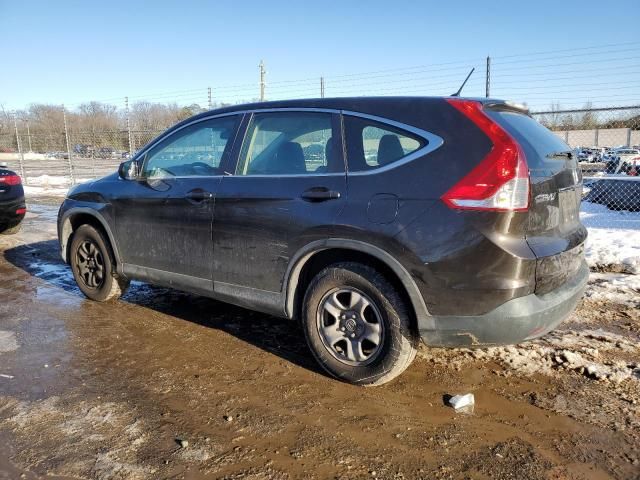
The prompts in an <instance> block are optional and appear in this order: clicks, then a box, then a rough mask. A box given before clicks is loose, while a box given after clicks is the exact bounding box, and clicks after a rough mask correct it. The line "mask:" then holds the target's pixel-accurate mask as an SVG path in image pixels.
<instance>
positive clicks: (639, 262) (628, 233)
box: [580, 202, 640, 275]
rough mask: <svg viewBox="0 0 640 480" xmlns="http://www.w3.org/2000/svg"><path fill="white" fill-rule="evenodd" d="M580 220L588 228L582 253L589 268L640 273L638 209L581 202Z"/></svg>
mask: <svg viewBox="0 0 640 480" xmlns="http://www.w3.org/2000/svg"><path fill="white" fill-rule="evenodd" d="M580 220H581V221H582V223H583V224H584V225H585V227H587V230H588V231H589V236H588V237H587V242H586V249H585V255H586V258H587V263H588V264H589V267H590V268H592V269H606V270H615V271H620V272H626V273H631V274H635V275H638V274H640V212H626V211H622V212H618V211H614V210H609V209H608V208H607V207H605V206H604V205H597V204H594V203H589V202H583V203H582V206H581V208H580Z"/></svg>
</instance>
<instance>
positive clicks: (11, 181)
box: [0, 175, 22, 185]
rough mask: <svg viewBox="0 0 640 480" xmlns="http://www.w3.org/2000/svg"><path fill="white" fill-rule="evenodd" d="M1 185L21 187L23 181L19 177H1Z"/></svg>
mask: <svg viewBox="0 0 640 480" xmlns="http://www.w3.org/2000/svg"><path fill="white" fill-rule="evenodd" d="M0 183H1V184H3V185H20V184H21V183H22V180H21V179H20V176H19V175H1V176H0Z"/></svg>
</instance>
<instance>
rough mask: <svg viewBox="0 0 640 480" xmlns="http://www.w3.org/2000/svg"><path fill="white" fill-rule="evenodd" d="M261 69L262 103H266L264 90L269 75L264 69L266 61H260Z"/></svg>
mask: <svg viewBox="0 0 640 480" xmlns="http://www.w3.org/2000/svg"><path fill="white" fill-rule="evenodd" d="M258 66H259V67H260V101H261V102H264V89H265V81H264V77H265V75H266V74H267V72H266V70H265V69H264V61H263V60H260V65H258Z"/></svg>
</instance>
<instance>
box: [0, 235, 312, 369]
mask: <svg viewBox="0 0 640 480" xmlns="http://www.w3.org/2000/svg"><path fill="white" fill-rule="evenodd" d="M58 248H59V246H58V242H57V241H56V240H47V241H41V242H34V243H29V244H24V245H20V246H17V247H13V248H9V249H7V250H5V252H4V257H5V259H6V260H7V261H8V262H9V263H11V264H12V265H14V266H16V267H18V268H20V269H22V270H24V271H25V272H27V273H28V274H29V275H31V276H33V277H36V278H39V279H40V280H43V281H45V282H47V283H48V284H49V285H50V286H52V287H55V288H58V289H60V290H62V291H64V292H67V293H68V294H71V295H75V296H78V297H81V298H84V296H83V294H82V292H81V291H80V289H79V288H78V287H77V285H76V283H75V280H74V278H73V275H72V273H71V269H70V268H69V266H68V265H66V264H65V263H64V262H63V261H62V259H61V258H60V255H59V252H58ZM61 293H62V292H61ZM119 301H120V302H127V303H129V304H133V305H137V306H139V307H141V308H148V309H150V310H153V311H155V312H159V313H162V314H165V315H170V316H172V317H176V318H179V319H182V320H186V321H189V322H192V323H195V324H197V325H201V326H205V327H208V328H215V329H218V330H221V331H224V332H226V333H228V334H230V335H233V336H235V337H236V338H238V339H240V340H243V341H245V342H247V343H250V344H252V345H254V346H256V347H258V348H260V349H262V350H265V351H268V352H270V353H272V354H274V355H278V356H279V357H281V358H283V359H285V360H287V361H289V362H292V363H295V364H297V365H299V366H301V367H303V368H306V369H308V370H311V371H314V372H316V373H322V374H324V372H322V371H321V369H320V368H319V367H318V366H317V364H316V363H315V361H314V360H313V358H312V356H311V352H310V351H309V350H308V348H307V345H306V343H305V339H304V334H303V332H302V329H301V328H300V326H299V324H298V323H297V322H292V321H290V320H286V319H282V318H277V317H272V316H269V315H266V314H263V313H258V312H254V311H251V310H246V309H244V308H240V307H236V306H234V305H230V304H226V303H222V302H218V301H216V300H212V299H209V298H206V297H202V296H197V295H191V294H188V293H184V292H180V291H177V290H174V289H170V288H164V287H156V286H153V285H149V284H146V283H142V282H132V283H131V286H130V287H129V290H128V291H127V292H126V294H125V295H124V296H123V297H122V298H121V299H120V300H119ZM104 306H105V308H108V304H104ZM140 314H141V315H145V313H144V312H142V311H141V313H140Z"/></svg>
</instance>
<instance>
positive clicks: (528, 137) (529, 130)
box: [487, 110, 587, 157]
mask: <svg viewBox="0 0 640 480" xmlns="http://www.w3.org/2000/svg"><path fill="white" fill-rule="evenodd" d="M487 114H488V115H489V116H490V117H491V118H493V119H494V120H495V121H497V122H498V123H499V124H500V125H501V126H502V127H504V129H505V130H506V131H507V132H508V133H510V134H511V135H513V137H514V138H515V139H516V141H518V142H520V143H522V142H523V141H524V142H526V143H528V144H529V146H530V147H531V149H533V150H534V151H535V152H536V153H537V154H538V155H539V156H540V157H544V156H545V155H547V154H549V153H551V152H566V151H567V150H571V147H569V145H567V144H566V143H565V142H563V141H562V140H561V139H560V138H559V137H558V136H557V135H555V134H554V133H553V132H552V131H551V130H549V129H548V128H546V127H545V126H543V125H541V124H540V123H538V122H536V121H535V120H534V119H533V118H531V117H530V116H528V115H524V114H522V113H516V112H505V111H502V112H497V111H491V110H489V111H487ZM585 153H587V150H585Z"/></svg>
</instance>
